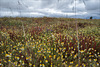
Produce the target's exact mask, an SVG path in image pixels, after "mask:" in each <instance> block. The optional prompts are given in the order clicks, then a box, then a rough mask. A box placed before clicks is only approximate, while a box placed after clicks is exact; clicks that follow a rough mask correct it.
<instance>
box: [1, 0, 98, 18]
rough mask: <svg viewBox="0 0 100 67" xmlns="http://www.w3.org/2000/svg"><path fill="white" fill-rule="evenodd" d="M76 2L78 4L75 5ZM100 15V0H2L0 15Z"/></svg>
mask: <svg viewBox="0 0 100 67" xmlns="http://www.w3.org/2000/svg"><path fill="white" fill-rule="evenodd" d="M75 3H76V6H75ZM75 8H76V12H77V13H76V15H77V16H79V17H82V16H83V17H84V16H86V15H87V16H100V0H96V1H95V0H76V1H75V0H59V1H58V0H0V16H25V17H31V16H32V17H42V16H48V17H66V16H69V17H70V16H75Z"/></svg>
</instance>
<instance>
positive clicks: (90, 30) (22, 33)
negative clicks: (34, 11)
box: [0, 17, 100, 67]
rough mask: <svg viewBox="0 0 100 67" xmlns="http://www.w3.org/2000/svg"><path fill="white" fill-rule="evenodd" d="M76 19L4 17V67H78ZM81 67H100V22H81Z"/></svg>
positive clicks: (0, 37) (0, 30)
mask: <svg viewBox="0 0 100 67" xmlns="http://www.w3.org/2000/svg"><path fill="white" fill-rule="evenodd" d="M75 22H76V21H75V19H74V18H47V17H43V18H18V17H16V18H11V17H9V18H7V17H4V18H0V66H1V67H78V44H77V42H78V41H77V37H76V26H75ZM77 22H78V23H77V25H78V38H79V54H80V58H79V60H80V61H79V62H80V67H100V19H92V20H90V19H77Z"/></svg>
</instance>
